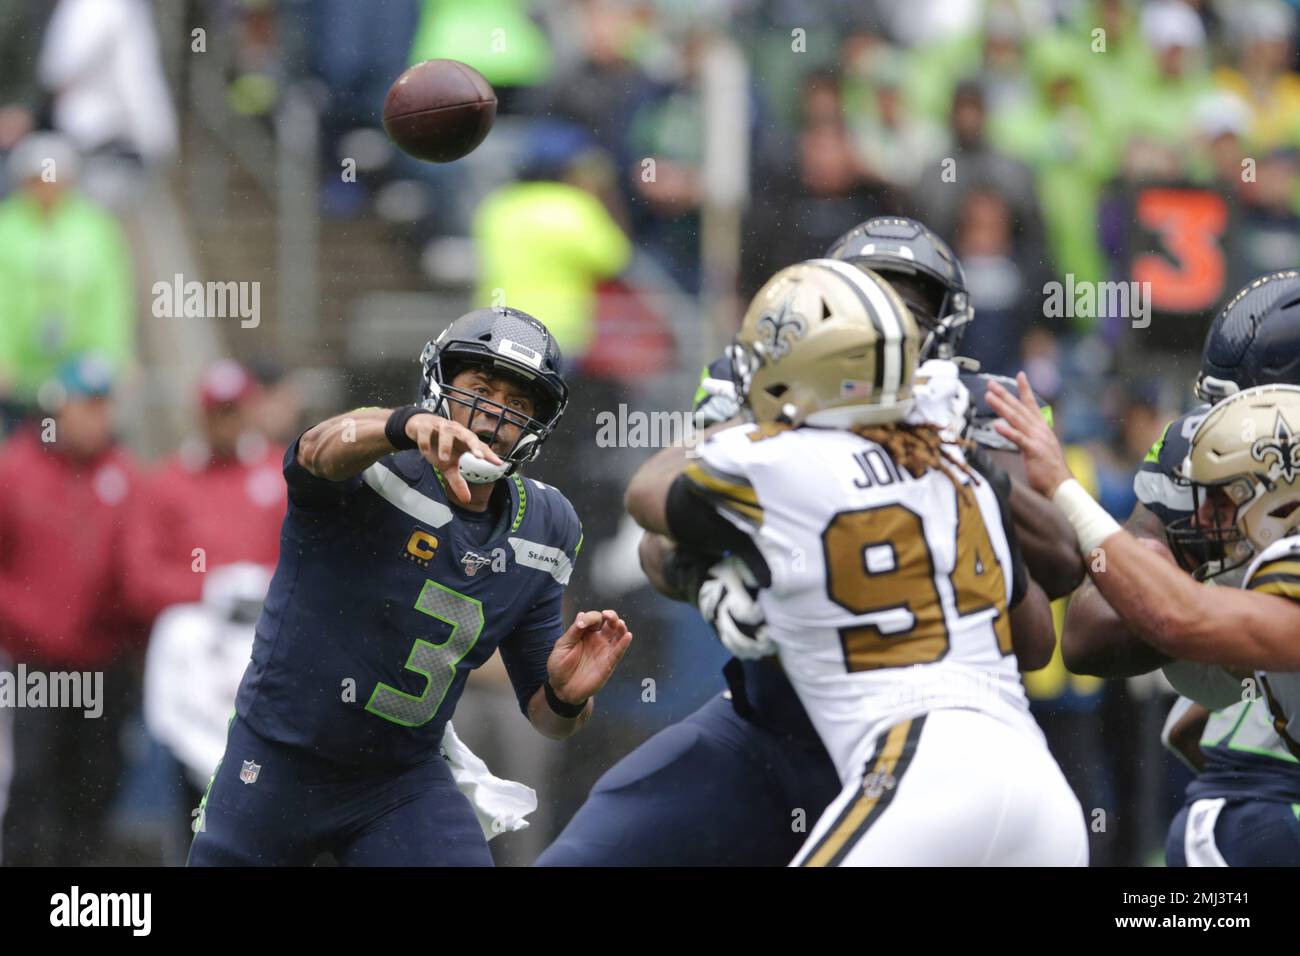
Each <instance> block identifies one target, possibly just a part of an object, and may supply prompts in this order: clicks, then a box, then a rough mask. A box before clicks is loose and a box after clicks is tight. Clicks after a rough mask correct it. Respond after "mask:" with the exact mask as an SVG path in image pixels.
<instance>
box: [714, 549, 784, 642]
mask: <svg viewBox="0 0 1300 956" xmlns="http://www.w3.org/2000/svg"><path fill="white" fill-rule="evenodd" d="M699 607H700V613H701V614H703V615H704V619H705V620H706V621H708V622H709V623H710V624H712V625H713V629H714V630H715V631H717V634H718V640H720V641H722V646H723V647H725V648H726V649H727V650H729V651H730V652H731V653H732V654H734V655H736V656H737V657H739V658H742V659H743V660H751V661H752V660H758V659H759V658H760V657H767V656H769V655H771V654H775V653H776V645H775V644H773V643H772V639H771V638H770V637H768V633H767V622H766V621H765V620H764V619H763V610H762V608H760V607H759V606H758V582H757V581H755V580H754V576H753V574H752V573H751V572H750V570H749V568H748V567H746V566H745V563H744V562H743V561H741V560H740V559H739V558H723V559H722V560H721V561H719V562H718V563H717V564H715V565H714V566H713V567H711V568H709V573H708V576H707V577H705V579H704V583H703V584H702V585H700V597H699Z"/></svg>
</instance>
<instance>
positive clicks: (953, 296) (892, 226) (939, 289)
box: [826, 216, 975, 361]
mask: <svg viewBox="0 0 1300 956" xmlns="http://www.w3.org/2000/svg"><path fill="white" fill-rule="evenodd" d="M826 258H828V259H840V260H842V261H844V262H851V263H854V264H855V265H860V266H865V267H866V268H868V269H871V270H872V271H874V272H878V273H880V275H882V276H884V278H885V279H887V280H888V281H889V284H890V285H891V286H893V287H894V290H895V291H896V292H897V293H898V294H899V296H900V297H901V298H902V300H903V301H904V302H905V303H906V304H907V307H908V308H909V309H911V311H912V314H913V315H914V316H915V317H916V321H917V324H918V325H920V326H921V329H922V330H923V331H924V332H925V333H926V334H925V339H924V341H923V342H922V343H921V352H920V360H921V361H925V360H926V359H928V358H943V359H948V358H952V357H953V356H954V355H956V354H957V349H958V347H959V346H960V345H961V337H962V334H963V333H964V332H965V331H966V326H967V325H969V324H970V322H971V320H972V319H973V318H974V317H975V310H974V308H973V307H972V306H971V301H970V293H969V292H968V291H967V289H966V274H965V273H964V272H963V271H962V268H961V263H960V262H958V261H957V257H956V256H955V255H954V254H953V251H952V249H951V248H949V246H948V243H946V242H944V241H943V240H942V239H940V238H939V236H938V234H936V233H935V232H934V230H933V229H930V228H929V227H928V226H926V225H925V224H924V223H922V222H918V221H917V220H915V219H908V218H906V217H903V216H876V217H875V218H874V219H868V220H867V221H866V222H863V223H860V224H858V225H856V226H854V227H853V228H852V229H850V230H849V231H848V232H846V233H845V234H844V235H842V236H840V237H839V238H838V239H836V240H835V242H834V243H833V244H832V245H831V247H830V249H828V250H827V251H826Z"/></svg>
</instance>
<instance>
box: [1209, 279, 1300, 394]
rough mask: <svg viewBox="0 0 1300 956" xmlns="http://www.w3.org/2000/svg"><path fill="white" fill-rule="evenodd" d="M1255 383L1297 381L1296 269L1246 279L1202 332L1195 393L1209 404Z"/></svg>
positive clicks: (1299, 309) (1299, 311) (1299, 314)
mask: <svg viewBox="0 0 1300 956" xmlns="http://www.w3.org/2000/svg"><path fill="white" fill-rule="evenodd" d="M1255 385H1300V272H1297V271H1295V270H1294V269H1288V270H1285V271H1282V272H1270V273H1269V274H1268V275H1263V276H1260V277H1259V278H1258V279H1255V280H1254V281H1253V282H1250V283H1248V284H1247V285H1246V286H1245V288H1243V289H1241V291H1239V292H1238V293H1237V294H1236V295H1234V296H1233V297H1232V298H1231V299H1230V300H1229V301H1228V304H1227V305H1225V306H1224V307H1223V308H1222V309H1220V310H1219V314H1218V315H1217V316H1215V318H1214V323H1213V324H1212V325H1211V326H1210V331H1209V333H1208V334H1207V335H1206V337H1205V350H1204V352H1203V353H1202V355H1201V373H1200V375H1198V376H1197V379H1196V396H1197V397H1198V398H1199V399H1200V400H1201V401H1203V402H1210V403H1211V404H1213V403H1215V402H1218V401H1219V400H1220V399H1223V398H1226V397H1228V396H1229V395H1234V394H1236V393H1237V392H1239V391H1241V390H1242V389H1243V388H1251V387H1253V386H1255Z"/></svg>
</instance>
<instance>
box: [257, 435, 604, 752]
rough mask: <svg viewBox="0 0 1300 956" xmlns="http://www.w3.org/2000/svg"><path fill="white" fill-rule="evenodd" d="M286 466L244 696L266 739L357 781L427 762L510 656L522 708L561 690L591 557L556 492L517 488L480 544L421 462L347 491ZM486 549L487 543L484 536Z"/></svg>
mask: <svg viewBox="0 0 1300 956" xmlns="http://www.w3.org/2000/svg"><path fill="white" fill-rule="evenodd" d="M297 452H298V445H297V442H294V444H293V445H292V446H291V447H290V448H289V449H288V451H287V452H286V454H285V459H284V475H285V480H286V482H287V483H288V486H289V508H288V512H287V513H286V515H285V518H284V524H283V526H282V529H281V532H280V561H279V564H278V565H277V566H276V570H275V576H274V578H273V579H272V581H271V586H270V592H269V593H268V595H267V599H266V605H265V608H264V610H263V612H262V616H261V618H260V619H259V620H258V622H257V636H256V640H255V641H254V644H253V654H252V661H251V663H250V664H249V667H248V670H247V672H246V673H245V675H244V679H243V682H242V683H241V685H240V688H239V696H238V700H237V703H236V710H237V711H238V713H239V716H240V717H241V718H243V719H244V721H246V722H247V724H248V726H249V727H251V728H252V729H253V731H254V732H256V733H257V734H260V735H261V736H262V737H265V738H267V739H269V740H272V741H277V742H280V743H283V744H286V745H289V746H293V747H298V748H303V749H306V750H309V751H312V752H314V753H315V754H317V755H318V756H320V757H323V758H326V759H329V760H335V761H338V762H340V763H343V764H346V765H347V766H349V767H357V766H377V767H396V766H405V765H409V764H412V763H414V762H415V761H418V760H420V759H422V758H426V757H427V756H428V754H429V753H430V752H431V751H432V750H433V748H435V747H437V746H438V743H439V741H440V740H441V738H442V731H443V727H444V726H445V724H446V723H447V721H448V720H449V719H450V717H451V715H452V711H454V710H455V708H456V701H457V700H458V699H459V697H460V694H461V691H462V690H463V688H464V686H465V681H466V679H467V677H468V676H469V672H470V671H471V670H473V669H474V668H476V667H478V666H479V665H480V664H482V663H484V662H485V661H486V660H487V659H488V658H489V657H491V655H492V652H493V651H495V650H496V649H497V648H498V647H500V649H501V657H502V660H503V661H504V663H505V666H506V670H507V672H508V673H509V675H510V680H511V682H512V684H513V685H514V689H515V693H516V695H517V696H518V698H519V703H520V708H521V709H524V708H526V706H527V703H528V700H529V698H530V697H531V696H532V695H533V693H534V692H535V691H536V690H537V688H538V687H540V686H541V684H542V682H543V681H544V680H545V679H546V660H547V658H548V656H549V655H550V652H551V648H552V647H553V645H554V644H555V641H556V639H557V638H558V637H559V636H560V634H562V633H563V631H564V623H563V620H562V610H561V600H562V596H563V592H564V586H565V584H566V583H567V582H568V580H569V574H570V572H571V570H572V568H573V563H574V561H575V560H576V559H577V555H578V551H579V549H580V548H581V546H582V528H581V525H580V524H579V522H578V517H577V515H576V514H575V513H574V510H573V507H572V505H570V504H569V502H568V500H567V499H566V498H565V497H564V496H563V495H562V494H561V493H560V492H559V491H558V490H556V489H555V488H552V487H550V486H548V485H544V484H542V483H541V482H538V481H533V480H531V479H527V478H522V477H519V476H514V477H511V478H506V479H502V480H501V482H500V483H499V485H498V488H497V493H498V494H501V493H502V491H503V490H505V491H508V499H509V500H508V512H507V513H506V515H505V516H504V518H503V519H502V521H501V523H500V525H499V526H498V527H497V528H496V529H494V531H493V533H491V534H490V536H489V537H488V538H487V540H485V541H483V542H482V543H481V544H475V543H474V540H475V537H476V536H475V535H474V533H473V532H474V529H473V528H471V527H469V524H470V523H469V522H467V521H465V520H464V519H462V518H461V517H459V516H458V513H457V509H455V508H454V507H452V506H451V504H450V502H449V500H448V495H447V492H446V490H445V489H444V487H443V484H442V476H441V475H440V474H438V472H437V471H436V469H434V468H433V466H432V465H430V464H429V463H428V462H427V461H425V460H424V458H423V457H421V455H420V453H419V452H418V451H403V452H398V453H396V454H392V455H388V456H386V457H384V458H382V459H380V460H379V461H378V462H376V463H375V464H373V465H371V466H370V467H369V468H367V469H366V470H365V471H364V472H363V473H362V474H360V475H357V476H355V477H353V478H351V479H348V480H346V481H341V482H333V481H328V480H326V479H323V478H318V477H316V476H314V475H312V474H311V473H310V472H308V471H307V470H306V469H304V468H302V467H301V466H300V465H299V464H298V462H297ZM477 537H480V538H481V535H479V536H477Z"/></svg>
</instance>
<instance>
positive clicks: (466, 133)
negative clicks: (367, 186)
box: [384, 60, 497, 163]
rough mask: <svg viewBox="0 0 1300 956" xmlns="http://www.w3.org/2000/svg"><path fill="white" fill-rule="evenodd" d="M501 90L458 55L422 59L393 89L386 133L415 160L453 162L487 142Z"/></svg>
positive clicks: (386, 114) (387, 104) (386, 105)
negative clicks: (485, 138) (446, 57)
mask: <svg viewBox="0 0 1300 956" xmlns="http://www.w3.org/2000/svg"><path fill="white" fill-rule="evenodd" d="M496 115H497V95H496V92H495V91H494V90H493V89H492V84H491V83H489V82H488V81H487V80H485V79H484V78H483V74H481V73H480V72H479V71H478V70H476V69H474V68H473V67H472V66H468V65H466V64H464V63H461V62H460V61H458V60H425V61H424V62H423V63H417V64H415V66H413V67H411V68H410V69H409V70H407V71H406V72H405V73H403V74H402V75H401V76H399V77H398V78H397V79H396V80H395V81H394V82H393V85H392V86H390V87H389V88H388V95H387V96H386V97H384V132H386V133H387V134H388V138H389V139H391V140H392V141H393V142H394V143H396V144H397V146H398V147H399V148H400V149H401V150H402V151H403V152H405V153H409V154H410V155H412V156H414V157H415V158H416V159H423V160H427V161H428V162H431V163H450V162H451V161H452V160H456V159H460V158H461V157H462V156H465V155H468V154H469V153H471V152H473V151H474V149H475V148H476V147H477V146H478V144H479V143H481V142H483V139H484V137H486V136H487V134H488V130H490V129H491V128H492V121H493V120H494V119H496Z"/></svg>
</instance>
